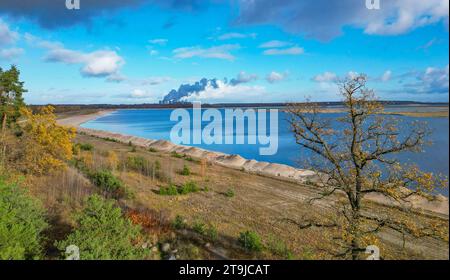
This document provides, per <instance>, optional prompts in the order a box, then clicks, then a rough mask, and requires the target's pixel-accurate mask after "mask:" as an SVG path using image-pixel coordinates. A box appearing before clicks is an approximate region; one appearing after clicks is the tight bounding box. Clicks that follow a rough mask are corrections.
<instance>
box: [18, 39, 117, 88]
mask: <svg viewBox="0 0 450 280" xmlns="http://www.w3.org/2000/svg"><path fill="white" fill-rule="evenodd" d="M25 39H26V40H27V41H28V42H29V43H30V44H33V45H36V46H38V47H41V48H45V49H47V50H48V51H47V53H46V56H45V58H44V60H45V61H47V62H56V63H65V64H80V65H82V67H81V69H80V73H81V74H82V75H83V76H86V77H108V79H109V80H111V81H119V79H117V77H120V74H119V71H120V69H121V67H122V66H123V65H124V64H125V60H124V59H123V58H122V57H121V56H119V55H118V54H117V53H116V51H111V50H98V51H93V52H82V51H77V50H71V49H67V48H65V47H64V45H63V44H62V43H59V42H50V41H46V40H42V39H40V38H38V37H35V36H33V35H31V34H26V36H25Z"/></svg>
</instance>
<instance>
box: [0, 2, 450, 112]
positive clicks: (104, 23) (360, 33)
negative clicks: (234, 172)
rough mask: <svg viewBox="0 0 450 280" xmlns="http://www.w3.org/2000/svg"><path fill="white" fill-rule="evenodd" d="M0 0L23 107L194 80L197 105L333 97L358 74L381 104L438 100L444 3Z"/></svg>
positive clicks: (442, 95)
mask: <svg viewBox="0 0 450 280" xmlns="http://www.w3.org/2000/svg"><path fill="white" fill-rule="evenodd" d="M65 2H66V0H1V1H0V67H2V68H7V67H9V65H11V64H16V65H17V66H18V67H19V68H20V69H21V71H22V77H23V80H25V82H26V87H27V89H28V90H29V92H28V93H27V94H26V96H25V99H26V101H27V102H28V103H33V104H45V103H58V104H67V103H115V104H117V103H144V102H146V103H148V102H158V101H159V100H161V99H162V98H163V96H165V95H166V94H167V93H168V92H169V91H170V90H171V89H178V88H179V86H180V85H181V84H187V83H189V84H191V83H194V82H196V81H199V80H200V79H202V78H207V79H217V81H218V82H217V86H215V87H206V88H205V89H204V90H203V91H201V92H198V93H197V94H195V95H193V96H191V97H190V100H200V101H203V102H286V101H301V100H304V99H305V98H310V99H312V100H318V101H327V100H337V99H338V97H337V96H336V87H335V85H334V81H335V80H336V79H338V78H342V77H346V76H351V75H355V74H356V73H365V74H367V75H368V77H369V81H370V86H371V87H372V88H374V89H375V90H376V92H377V94H378V96H379V97H380V98H381V99H386V100H416V101H448V99H449V93H448V92H449V90H448V82H449V66H448V64H449V57H448V51H449V33H448V32H449V1H448V0H427V1H423V0H380V4H381V7H380V9H379V10H376V9H367V7H366V3H365V2H366V0H340V1H329V0H276V1H275V0H210V1H207V0H80V2H81V9H80V10H68V9H67V8H66V5H65Z"/></svg>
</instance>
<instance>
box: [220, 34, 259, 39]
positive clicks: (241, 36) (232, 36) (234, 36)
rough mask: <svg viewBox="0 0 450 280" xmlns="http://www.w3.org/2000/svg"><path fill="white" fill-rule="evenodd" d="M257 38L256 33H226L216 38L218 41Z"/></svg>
mask: <svg viewBox="0 0 450 280" xmlns="http://www.w3.org/2000/svg"><path fill="white" fill-rule="evenodd" d="M256 36H257V34H256V33H250V34H243V33H226V34H223V35H220V36H219V37H218V39H219V40H231V39H245V38H252V39H255V38H256Z"/></svg>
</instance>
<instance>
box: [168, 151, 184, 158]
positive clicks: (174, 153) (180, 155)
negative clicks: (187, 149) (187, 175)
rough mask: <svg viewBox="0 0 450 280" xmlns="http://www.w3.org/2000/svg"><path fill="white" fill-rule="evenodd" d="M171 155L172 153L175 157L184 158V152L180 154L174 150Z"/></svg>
mask: <svg viewBox="0 0 450 280" xmlns="http://www.w3.org/2000/svg"><path fill="white" fill-rule="evenodd" d="M171 155H172V157H174V158H183V155H182V154H179V153H177V152H175V151H173V152H172V153H171Z"/></svg>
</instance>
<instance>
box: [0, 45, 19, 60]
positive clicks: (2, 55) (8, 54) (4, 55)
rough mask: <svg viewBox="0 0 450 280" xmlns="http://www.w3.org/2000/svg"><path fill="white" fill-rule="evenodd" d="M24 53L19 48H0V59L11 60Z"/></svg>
mask: <svg viewBox="0 0 450 280" xmlns="http://www.w3.org/2000/svg"><path fill="white" fill-rule="evenodd" d="M23 53H24V50H23V49H21V48H9V49H2V50H0V59H4V60H12V59H15V58H17V57H19V56H20V55H22V54H23Z"/></svg>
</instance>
